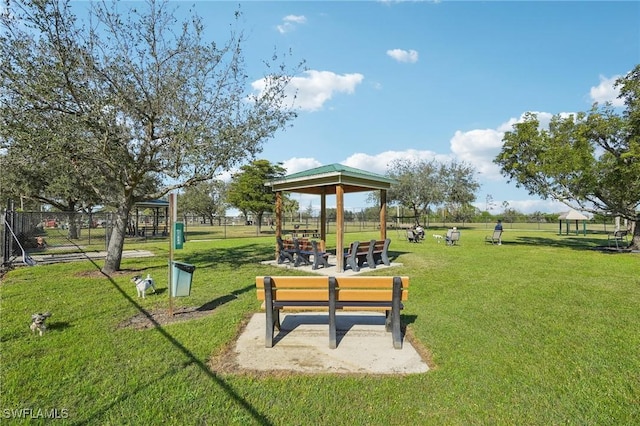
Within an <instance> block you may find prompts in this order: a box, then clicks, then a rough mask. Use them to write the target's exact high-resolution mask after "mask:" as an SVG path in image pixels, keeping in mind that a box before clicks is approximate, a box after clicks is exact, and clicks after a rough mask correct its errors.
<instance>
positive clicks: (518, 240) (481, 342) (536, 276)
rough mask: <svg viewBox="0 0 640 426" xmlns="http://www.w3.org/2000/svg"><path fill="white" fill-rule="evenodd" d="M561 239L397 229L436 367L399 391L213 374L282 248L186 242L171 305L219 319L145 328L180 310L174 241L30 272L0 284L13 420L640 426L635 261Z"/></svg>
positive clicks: (597, 241) (359, 379)
mask: <svg viewBox="0 0 640 426" xmlns="http://www.w3.org/2000/svg"><path fill="white" fill-rule="evenodd" d="M555 231H556V232H557V228H556V229H555ZM556 232H554V231H553V230H551V229H549V230H535V229H533V230H532V229H509V228H507V229H506V230H505V234H504V239H503V240H504V244H503V245H502V246H491V245H488V244H485V243H484V236H485V235H486V234H488V233H489V231H487V230H486V229H462V236H461V240H460V245H459V246H457V247H447V246H445V245H444V244H437V243H436V242H435V240H434V239H432V238H430V237H429V236H430V234H431V232H429V231H428V232H427V240H426V241H425V242H423V243H421V244H409V243H408V242H406V241H403V240H402V239H401V238H397V236H396V235H395V232H391V233H390V237H392V239H393V241H392V244H391V248H390V249H391V251H392V254H393V256H394V257H396V261H398V262H402V263H403V264H404V266H403V267H401V268H398V269H396V270H394V272H393V273H399V274H403V275H408V276H410V277H411V288H410V296H409V301H408V302H407V303H406V305H405V310H404V311H403V315H402V316H403V321H404V323H405V324H407V325H408V328H409V330H410V332H411V333H412V334H413V335H414V336H415V338H416V339H417V340H418V341H419V342H420V343H421V344H422V345H423V346H424V347H426V348H427V349H428V350H429V351H430V353H431V357H432V360H431V362H432V364H433V369H432V370H431V371H429V372H428V373H426V374H417V375H408V376H394V377H386V376H354V375H352V376H338V375H329V374H319V375H299V374H291V375H286V374H277V375H250V374H232V373H224V372H219V371H215V370H213V369H211V368H210V367H209V366H208V361H209V359H210V358H212V357H215V356H217V355H219V354H220V353H223V351H224V350H225V348H226V347H227V346H228V345H229V344H230V343H232V342H233V340H234V338H235V336H236V335H237V333H238V332H239V329H240V327H241V324H242V321H243V319H244V318H246V317H247V315H249V314H250V313H252V312H257V311H259V303H258V301H257V300H256V295H255V288H254V284H253V282H254V278H255V276H256V275H265V274H269V273H274V269H272V267H268V266H264V265H260V264H259V261H260V260H265V259H269V258H271V257H272V256H273V249H274V241H273V237H255V238H246V237H245V238H238V239H235V238H228V239H217V240H210V239H207V238H202V239H201V240H199V241H196V240H195V239H192V240H191V241H189V242H187V243H186V244H185V249H184V250H180V251H176V252H175V258H176V260H182V261H185V262H188V263H193V264H195V265H196V266H197V269H196V271H195V273H194V282H193V288H192V294H191V296H189V297H186V298H178V299H176V301H175V303H176V306H177V307H181V306H203V307H204V306H209V307H211V306H215V308H214V309H212V310H211V312H210V314H209V315H207V316H205V317H202V318H199V319H194V320H191V321H189V322H183V323H174V324H170V325H166V326H159V327H155V328H150V329H146V330H136V329H132V328H122V327H120V326H119V324H121V323H122V322H123V321H126V320H127V319H130V318H131V317H132V316H134V315H136V314H139V313H140V312H143V313H144V312H151V311H153V310H155V309H167V307H168V300H167V297H166V296H167V292H166V286H167V277H166V276H167V271H166V270H167V268H166V265H167V257H168V246H167V242H166V241H160V240H158V241H147V242H144V243H140V244H141V245H142V246H143V247H144V248H145V249H151V250H152V251H154V253H155V254H156V257H154V258H145V259H125V260H124V261H123V264H122V267H123V268H124V269H126V270H127V271H126V272H127V273H124V274H116V275H114V276H112V277H105V276H103V275H100V274H99V273H97V272H96V271H97V270H99V268H100V266H101V264H96V263H92V262H90V261H87V262H78V263H68V264H57V265H50V266H46V267H45V266H38V267H33V268H26V267H24V268H18V269H16V270H13V271H11V272H10V273H9V274H7V275H6V276H5V277H4V279H3V282H2V285H1V287H0V303H1V305H0V326H1V331H0V368H1V371H0V379H1V386H2V388H1V393H0V417H1V418H2V419H3V423H6V424H20V423H31V422H33V421H34V420H35V421H36V422H41V423H44V422H45V419H44V418H42V417H45V416H46V414H47V413H48V414H51V413H52V412H51V410H54V409H55V410H58V411H57V414H59V415H60V414H62V416H64V417H66V419H64V421H65V422H66V423H68V424H101V425H104V424H107V425H108V424H135V425H138V424H141V425H142V424H145V425H146V424H160V423H163V424H184V425H189V424H194V425H195V424H242V425H245V424H274V425H275V424H446V425H457V424H460V425H468V424H528V425H537V424H539V425H548V424H561V423H562V424H579V425H584V424H589V425H603V424H621V425H623V424H637V422H638V420H639V419H640V333H638V324H640V309H638V306H640V278H639V277H638V274H637V265H638V257H637V256H638V255H637V254H629V253H620V254H611V253H607V252H603V251H599V250H592V248H594V247H596V246H598V245H606V235H605V234H588V235H587V236H575V235H573V236H566V235H564V236H558V235H557V234H556ZM376 236H377V234H376V233H375V232H362V233H354V234H348V235H347V236H346V240H347V241H351V240H355V239H370V238H375V237H376ZM331 244H334V242H333V241H332V240H331V237H330V239H329V241H328V245H329V246H331ZM138 247H139V246H138V245H136V244H131V245H128V246H127V247H126V248H138ZM134 271H136V272H138V271H140V272H142V273H144V274H146V273H151V274H152V275H153V276H154V277H155V279H156V281H157V282H158V286H159V288H160V289H161V290H162V292H161V294H160V295H157V296H148V297H147V298H146V299H144V300H143V299H138V298H137V297H136V292H135V288H134V286H133V285H132V284H131V283H130V282H129V277H130V276H131V275H132V274H133V273H134ZM277 273H278V274H283V273H289V274H296V273H299V272H297V271H284V270H279V271H278V272H277ZM388 273H391V270H387V271H382V270H379V271H374V272H371V274H373V275H378V274H383V275H386V274H388ZM44 310H50V311H51V312H52V313H53V316H52V317H51V318H50V319H49V326H50V330H48V332H47V334H45V336H44V337H42V338H39V337H36V336H33V335H31V333H30V331H29V330H28V325H29V319H30V315H31V314H32V313H34V312H36V311H44ZM21 409H26V410H31V411H16V410H21ZM38 410H44V411H38ZM62 410H64V411H62ZM54 414H55V413H54ZM31 417H41V418H36V419H32V418H31Z"/></svg>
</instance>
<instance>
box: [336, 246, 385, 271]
mask: <svg viewBox="0 0 640 426" xmlns="http://www.w3.org/2000/svg"><path fill="white" fill-rule="evenodd" d="M390 244H391V239H389V238H387V239H385V240H371V241H364V242H360V241H354V242H352V243H351V244H349V248H348V249H347V250H346V251H345V252H344V270H345V271H346V270H347V268H351V269H352V270H353V271H355V272H358V271H359V270H360V268H361V267H362V266H364V264H365V263H366V264H367V266H369V268H373V269H375V267H376V265H377V264H380V263H383V264H385V265H387V266H389V265H390V264H391V262H390V261H389V245H390Z"/></svg>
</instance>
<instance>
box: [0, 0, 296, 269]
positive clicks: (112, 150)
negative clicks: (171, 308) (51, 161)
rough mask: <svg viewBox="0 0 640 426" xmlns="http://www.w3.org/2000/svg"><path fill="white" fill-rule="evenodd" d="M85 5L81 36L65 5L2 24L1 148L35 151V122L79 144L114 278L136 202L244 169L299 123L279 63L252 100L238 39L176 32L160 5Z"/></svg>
mask: <svg viewBox="0 0 640 426" xmlns="http://www.w3.org/2000/svg"><path fill="white" fill-rule="evenodd" d="M90 5H91V10H90V12H89V15H90V17H89V20H88V21H87V22H90V23H91V25H90V26H88V27H84V26H82V25H79V23H78V22H77V19H76V17H75V16H74V15H73V14H72V13H71V9H70V2H69V1H56V0H41V1H36V2H31V1H26V0H22V1H20V0H17V1H15V2H11V3H8V5H7V8H6V10H5V12H4V13H3V14H2V16H1V17H0V22H1V25H2V31H1V33H0V53H1V56H2V58H3V60H2V63H1V64H0V78H1V79H2V81H1V84H0V91H1V92H0V109H1V114H0V115H1V116H3V120H2V127H3V129H2V132H1V137H2V139H3V146H4V147H5V148H6V147H8V148H11V147H12V146H14V145H15V144H18V143H24V142H25V141H26V140H28V137H27V136H28V135H32V136H34V140H36V141H39V139H38V134H39V133H40V132H39V129H30V128H29V126H27V125H26V124H27V123H28V122H29V121H31V120H34V117H37V119H36V122H38V123H45V122H47V121H49V120H51V121H53V122H61V123H65V125H66V126H68V127H69V128H73V129H74V132H75V134H81V135H82V138H81V139H80V141H82V143H81V144H78V146H77V152H74V158H73V161H72V162H71V165H72V166H73V173H76V174H78V173H80V171H81V170H89V171H91V173H93V174H95V175H97V176H100V177H101V178H103V179H104V182H105V184H104V185H102V184H96V183H94V182H88V183H89V184H90V185H91V189H92V190H93V192H95V194H96V196H97V198H99V199H100V200H101V201H102V202H103V203H104V204H105V205H106V206H113V207H114V208H115V209H116V220H115V226H114V228H113V233H112V235H111V238H110V239H109V246H108V248H107V257H106V260H105V264H104V266H103V268H102V270H103V272H105V273H111V272H114V271H116V270H117V269H119V268H120V262H121V259H122V249H123V245H124V238H125V234H126V225H127V220H128V216H129V213H130V211H131V209H132V207H133V205H134V204H135V203H136V202H139V201H145V200H151V199H157V198H160V197H162V196H164V195H166V194H167V193H169V192H170V191H173V190H175V189H179V188H186V187H189V186H191V185H194V184H196V183H198V182H202V181H207V180H209V179H212V178H213V177H214V176H216V175H217V174H219V173H220V172H222V171H225V170H230V169H232V168H233V167H236V166H237V165H239V164H242V162H244V161H245V160H246V159H248V158H252V157H253V156H254V155H255V154H257V153H258V152H260V151H261V149H262V144H263V142H264V141H265V140H266V139H268V138H270V137H272V136H273V134H274V133H275V132H276V131H277V130H279V129H281V128H282V127H284V126H285V125H286V124H287V123H288V122H289V121H290V120H292V119H293V118H295V116H296V114H295V112H294V111H292V110H290V109H286V108H284V107H283V102H284V100H285V98H286V97H285V93H284V89H285V87H286V85H287V84H288V82H289V80H290V78H291V77H290V75H291V73H289V72H288V71H287V67H286V66H285V64H278V63H277V61H279V60H280V59H279V58H278V56H277V55H276V54H273V55H272V56H271V57H272V59H271V60H270V61H269V62H265V65H266V66H267V69H268V71H269V74H268V75H266V76H265V77H264V79H263V85H262V86H263V87H262V91H261V93H260V94H259V95H257V96H249V94H248V93H247V90H248V84H247V82H248V78H249V76H248V75H247V73H246V71H245V63H244V58H243V55H242V52H243V37H242V34H241V33H237V32H236V31H232V32H231V34H230V37H229V40H227V41H226V42H224V43H221V44H217V43H213V42H209V41H207V40H205V34H204V25H203V21H202V19H201V18H200V17H198V16H196V15H194V16H192V17H190V19H188V20H186V21H185V22H183V23H181V24H177V21H176V19H175V17H174V16H173V14H172V13H171V11H169V10H168V7H169V6H168V4H167V3H165V2H158V1H155V0H148V1H147V2H146V3H145V4H141V3H132V4H128V6H127V5H126V4H122V3H119V2H113V3H106V2H105V3H103V2H96V3H93V2H92V3H90ZM78 7H79V6H78ZM127 7H128V9H126V10H125V8H127ZM240 16H241V15H240V13H239V12H236V19H239V18H240ZM22 130H25V132H27V134H26V135H22V134H20V132H21V131H22ZM18 134H19V137H15V135H18ZM50 143H51V144H53V145H54V152H63V149H62V146H61V144H60V143H58V141H57V140H52V141H50Z"/></svg>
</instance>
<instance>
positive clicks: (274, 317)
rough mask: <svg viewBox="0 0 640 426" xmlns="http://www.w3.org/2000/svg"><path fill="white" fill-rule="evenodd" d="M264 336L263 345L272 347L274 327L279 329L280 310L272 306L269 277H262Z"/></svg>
mask: <svg viewBox="0 0 640 426" xmlns="http://www.w3.org/2000/svg"><path fill="white" fill-rule="evenodd" d="M264 296H265V297H264V305H265V315H266V318H265V336H264V347H265V348H272V347H273V337H274V328H275V327H277V328H278V330H280V310H279V309H276V308H274V306H273V293H272V284H271V277H264Z"/></svg>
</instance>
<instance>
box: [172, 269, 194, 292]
mask: <svg viewBox="0 0 640 426" xmlns="http://www.w3.org/2000/svg"><path fill="white" fill-rule="evenodd" d="M171 268H172V269H171V295H172V296H173V297H180V296H189V295H190V294H191V280H192V278H193V271H195V270H196V267H195V265H190V264H188V263H182V262H176V261H172V262H171Z"/></svg>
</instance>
